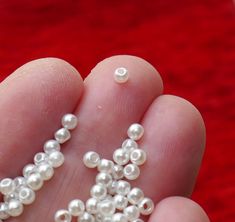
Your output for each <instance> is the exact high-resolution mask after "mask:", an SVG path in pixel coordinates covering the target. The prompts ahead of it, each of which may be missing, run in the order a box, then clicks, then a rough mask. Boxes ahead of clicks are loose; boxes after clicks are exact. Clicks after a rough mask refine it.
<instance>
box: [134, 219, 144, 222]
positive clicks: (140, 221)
mask: <svg viewBox="0 0 235 222" xmlns="http://www.w3.org/2000/svg"><path fill="white" fill-rule="evenodd" d="M132 222H144V221H143V220H142V219H140V218H138V219H136V220H133V221H132Z"/></svg>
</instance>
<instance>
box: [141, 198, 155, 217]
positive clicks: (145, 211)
mask: <svg viewBox="0 0 235 222" xmlns="http://www.w3.org/2000/svg"><path fill="white" fill-rule="evenodd" d="M138 207H139V210H140V213H141V214H142V215H150V214H151V213H152V212H153V210H154V203H153V201H152V200H151V199H150V198H147V197H145V198H144V199H143V200H142V201H140V203H139V204H138Z"/></svg>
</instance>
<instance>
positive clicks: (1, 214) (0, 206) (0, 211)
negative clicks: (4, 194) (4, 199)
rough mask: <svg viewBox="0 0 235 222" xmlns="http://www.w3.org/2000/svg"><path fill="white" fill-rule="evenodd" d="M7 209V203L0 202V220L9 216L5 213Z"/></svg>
mask: <svg viewBox="0 0 235 222" xmlns="http://www.w3.org/2000/svg"><path fill="white" fill-rule="evenodd" d="M7 211H8V204H6V203H0V219H1V220H6V219H7V218H9V214H8V213H7Z"/></svg>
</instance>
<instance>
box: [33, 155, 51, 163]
mask: <svg viewBox="0 0 235 222" xmlns="http://www.w3.org/2000/svg"><path fill="white" fill-rule="evenodd" d="M47 160H48V155H47V154H45V153H43V152H40V153H37V154H36V155H35V156H34V163H35V165H39V164H41V163H44V162H47Z"/></svg>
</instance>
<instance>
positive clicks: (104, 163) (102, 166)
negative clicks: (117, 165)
mask: <svg viewBox="0 0 235 222" xmlns="http://www.w3.org/2000/svg"><path fill="white" fill-rule="evenodd" d="M113 166H114V163H113V161H111V160H106V159H101V160H100V162H99V164H98V171H100V172H105V173H112V171H113Z"/></svg>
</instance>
